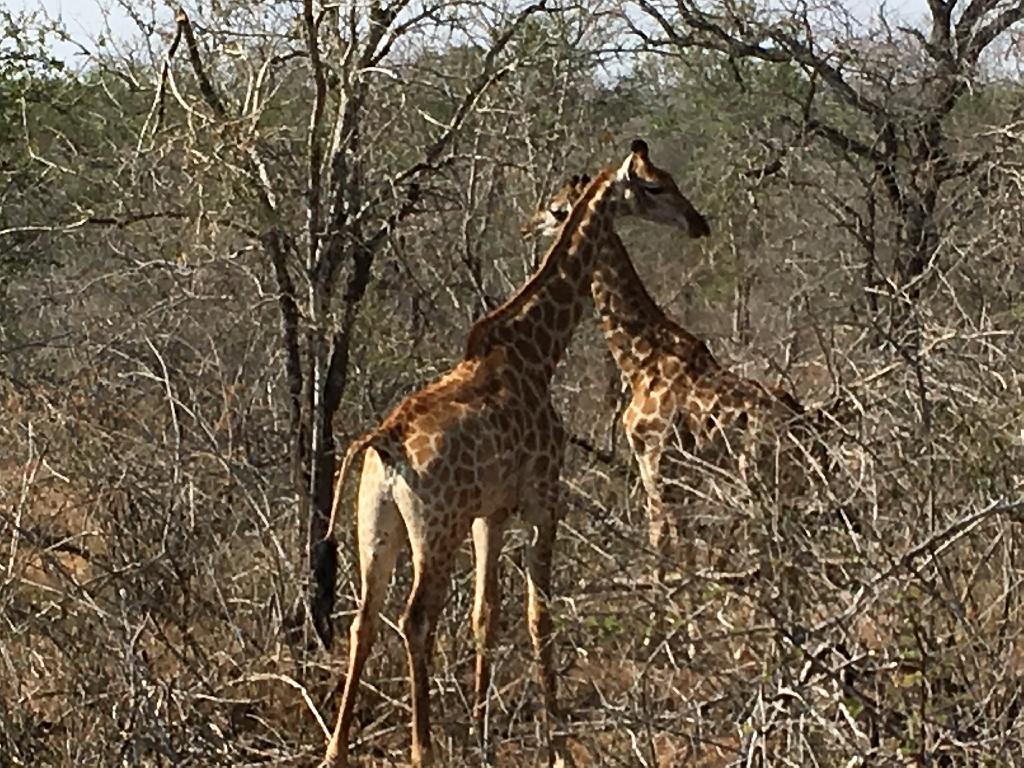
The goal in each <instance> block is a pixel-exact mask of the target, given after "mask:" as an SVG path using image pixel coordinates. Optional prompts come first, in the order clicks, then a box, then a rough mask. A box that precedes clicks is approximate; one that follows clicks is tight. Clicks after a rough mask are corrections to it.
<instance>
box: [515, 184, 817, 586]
mask: <svg viewBox="0 0 1024 768" xmlns="http://www.w3.org/2000/svg"><path fill="white" fill-rule="evenodd" d="M589 182H590V178H589V176H587V175H586V174H583V175H579V176H573V177H571V178H569V179H568V180H567V181H566V182H565V183H564V184H563V185H562V186H561V187H560V188H559V189H558V191H557V192H556V193H555V194H554V195H553V196H552V197H551V198H550V200H549V201H548V202H547V204H545V205H542V206H541V207H540V208H538V210H537V211H536V213H535V214H534V215H533V216H532V218H530V219H529V220H528V221H527V222H526V223H525V224H524V225H523V234H524V236H526V237H531V236H533V235H535V234H543V235H551V234H553V233H554V232H557V231H558V229H559V228H560V227H561V224H562V222H564V221H565V220H566V219H567V218H568V216H569V212H570V211H571V210H572V207H573V205H574V203H575V202H576V200H578V199H579V197H580V196H581V194H582V192H583V190H584V189H585V188H586V186H587V185H588V184H589ZM696 234H697V235H698V236H700V235H706V234H708V229H707V226H706V225H705V226H704V228H703V229H702V230H698V231H697V233H696ZM604 247H605V250H604V251H603V252H602V253H601V254H599V256H598V263H597V265H596V268H595V269H594V273H593V282H592V285H591V288H592V291H593V297H594V304H595V306H596V308H597V311H598V314H599V316H600V319H601V328H602V331H603V334H604V337H605V341H606V342H607V344H608V349H609V351H610V353H611V355H612V357H613V358H614V360H615V363H616V365H617V366H618V368H619V370H620V372H621V375H622V378H623V381H624V383H625V384H627V385H628V386H629V388H630V390H631V399H630V401H629V404H628V405H627V407H626V408H625V410H624V411H623V413H622V425H623V427H624V428H625V433H626V438H627V441H628V443H629V446H630V449H631V451H632V453H633V456H634V458H635V460H636V462H637V466H638V468H639V471H640V480H641V483H642V485H643V488H644V492H645V495H646V497H647V512H648V525H649V538H650V543H651V546H652V547H653V548H654V549H655V551H656V552H657V553H658V554H659V555H660V557H659V576H661V575H663V568H664V565H665V563H666V562H667V555H668V554H669V553H670V552H671V551H672V550H673V549H674V548H675V546H676V544H677V538H678V525H677V519H676V517H677V516H676V515H675V514H674V513H673V510H671V509H670V508H669V507H670V505H669V504H668V503H667V500H666V498H665V493H666V487H665V483H664V480H665V478H664V476H663V471H662V460H663V458H664V457H665V456H666V454H667V452H668V451H669V449H670V447H671V446H672V445H674V441H675V440H676V438H677V437H678V438H680V439H681V445H682V447H683V448H684V449H685V450H686V451H688V452H690V453H694V454H696V455H697V456H698V457H699V458H700V459H702V460H703V461H706V462H709V463H711V464H714V465H719V466H720V465H722V464H723V463H725V461H726V459H727V457H729V456H731V457H733V458H734V460H735V466H736V468H737V469H738V470H739V472H740V474H741V476H743V477H746V470H747V467H748V465H749V464H750V462H751V460H752V459H753V458H754V455H755V454H756V453H757V450H756V449H757V448H758V447H759V444H763V442H764V440H765V438H766V437H769V436H772V435H774V436H778V435H780V434H781V433H782V432H783V431H784V430H786V429H790V428H793V429H796V430H797V431H800V427H801V422H803V421H804V419H803V417H804V413H805V412H804V409H803V407H802V406H801V404H800V403H799V402H798V401H797V399H796V398H795V397H793V395H791V394H790V393H789V392H787V391H785V390H784V389H781V388H770V387H767V386H765V385H763V384H761V383H760V382H757V381H754V380H752V379H746V378H743V377H741V376H738V375H737V374H736V373H734V372H733V371H730V370H729V369H728V368H726V367H725V366H723V365H722V364H721V363H720V362H719V361H718V360H717V359H716V358H715V356H714V355H713V354H712V353H711V350H710V349H708V346H707V344H705V343H704V341H702V340H701V339H699V338H698V337H696V336H694V335H693V334H692V333H690V332H689V331H687V330H686V329H685V328H682V327H681V326H680V325H679V324H677V323H676V322H675V321H674V320H673V319H672V318H671V317H669V316H668V315H666V314H665V312H664V311H663V310H662V309H661V308H660V307H659V306H658V304H657V303H656V302H655V301H654V299H652V298H651V295H650V294H649V293H648V292H647V289H646V288H645V287H644V284H643V282H642V281H641V279H640V277H639V275H638V274H637V273H636V270H635V268H634V266H633V263H632V261H631V260H630V258H629V254H628V253H627V252H626V249H625V246H624V245H623V243H622V240H621V239H620V238H619V236H618V235H617V234H616V233H615V232H614V231H612V232H609V233H608V235H607V236H606V237H605V239H604ZM761 454H762V456H763V455H764V454H765V452H763V451H762V452H761ZM765 458H770V457H767V456H765Z"/></svg>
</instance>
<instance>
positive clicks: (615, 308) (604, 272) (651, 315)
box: [591, 230, 717, 381]
mask: <svg viewBox="0 0 1024 768" xmlns="http://www.w3.org/2000/svg"><path fill="white" fill-rule="evenodd" d="M591 290H592V291H593V296H594V305H595V306H596V308H597V312H598V315H599V316H600V318H601V329H602V331H603V332H604V337H605V341H606V342H607V343H608V349H609V351H610V352H611V354H612V357H613V358H614V359H615V363H616V364H617V365H618V366H619V370H620V371H622V374H623V376H624V377H625V378H626V379H627V380H629V381H633V380H634V379H635V378H636V377H637V376H638V375H640V374H643V373H647V374H654V373H657V369H658V366H659V364H662V363H663V358H664V357H665V356H666V355H671V356H672V357H674V358H676V359H678V361H679V364H680V366H681V369H680V370H679V373H680V374H682V375H689V376H690V377H691V378H697V377H699V376H701V375H703V374H704V373H706V372H707V370H708V369H709V368H712V367H717V363H716V362H715V359H714V357H713V356H712V354H711V352H710V350H709V349H708V348H707V345H706V344H705V343H704V342H703V341H702V340H701V339H699V338H697V337H696V336H694V335H693V334H692V333H690V332H689V331H687V330H686V329H684V328H682V327H681V326H679V325H678V324H676V323H675V322H674V321H673V320H672V319H671V318H669V317H668V316H667V315H666V314H665V313H664V312H663V311H662V310H661V308H660V307H659V306H658V304H657V303H656V302H655V301H654V299H653V298H651V295H650V294H649V293H648V292H647V289H646V287H645V286H644V284H643V281H642V280H641V279H640V276H639V275H638V274H637V272H636V268H635V267H634V266H633V261H632V260H631V259H630V258H629V253H628V252H627V251H626V247H625V245H623V243H622V240H621V239H620V238H619V236H618V234H616V233H615V232H614V230H612V231H610V232H609V233H608V235H607V236H606V237H605V238H604V241H603V248H602V252H601V254H600V255H599V258H598V263H597V265H596V266H595V269H594V277H593V282H592V283H591ZM662 373H664V372H662Z"/></svg>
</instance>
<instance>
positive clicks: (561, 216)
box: [551, 208, 569, 221]
mask: <svg viewBox="0 0 1024 768" xmlns="http://www.w3.org/2000/svg"><path fill="white" fill-rule="evenodd" d="M551 215H552V216H554V217H555V221H565V220H566V218H567V217H568V216H569V212H568V211H565V210H562V209H554V208H553V209H551Z"/></svg>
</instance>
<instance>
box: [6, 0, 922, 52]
mask: <svg viewBox="0 0 1024 768" xmlns="http://www.w3.org/2000/svg"><path fill="white" fill-rule="evenodd" d="M128 1H129V2H130V0H128ZM783 3H786V4H788V3H787V0H780V4H783ZM6 5H7V7H8V8H10V9H12V10H13V11H15V12H18V11H22V10H40V9H41V10H43V11H44V12H45V13H46V14H48V15H49V16H51V17H54V18H58V17H59V18H61V19H62V20H63V22H64V26H65V27H66V29H67V31H68V33H69V34H70V35H71V37H72V38H73V39H74V40H76V41H77V42H79V43H81V44H82V45H84V46H85V47H86V48H88V49H90V50H92V49H93V48H94V41H95V40H96V39H97V37H99V36H100V35H101V34H104V35H106V34H108V33H109V35H110V36H111V37H113V38H114V39H115V40H116V39H118V38H121V39H123V38H125V37H136V36H137V35H138V34H139V32H138V28H137V27H136V25H135V24H134V23H133V22H132V21H131V19H129V18H128V16H127V15H126V14H125V12H124V9H123V8H122V7H121V6H119V5H117V4H116V3H114V2H111V0H6ZM147 5H149V4H148V3H137V4H136V7H137V8H139V10H140V12H141V15H142V16H143V17H145V18H147V19H148V18H151V17H152V10H151V9H149V8H146V6H147ZM846 5H847V7H848V8H849V9H850V10H851V12H853V14H854V15H855V16H856V17H858V18H859V19H861V20H862V21H865V20H867V19H868V18H869V17H870V16H871V15H873V13H874V12H876V11H877V10H878V8H879V6H880V5H883V3H881V2H880V1H879V0H851V1H849V2H847V3H846ZM884 6H885V9H886V11H887V15H888V16H889V17H890V18H891V19H896V18H898V19H900V20H901V21H903V22H904V23H907V22H909V23H917V22H920V20H921V19H922V18H923V17H924V16H925V14H926V13H927V7H928V6H927V0H887V1H886V2H884ZM156 18H157V20H158V21H161V22H163V24H164V25H166V26H167V27H169V26H170V24H171V22H172V13H171V11H170V10H169V9H168V8H167V7H166V5H164V4H163V3H160V4H159V7H158V8H157V12H156ZM54 53H55V54H56V55H58V56H60V57H61V58H70V60H71V62H74V61H75V60H76V59H80V58H81V56H80V51H79V49H78V48H77V47H75V46H73V45H69V44H66V43H58V44H56V45H55V46H54Z"/></svg>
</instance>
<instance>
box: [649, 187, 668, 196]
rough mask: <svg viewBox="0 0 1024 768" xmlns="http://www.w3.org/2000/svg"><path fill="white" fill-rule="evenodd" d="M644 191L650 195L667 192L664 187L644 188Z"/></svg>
mask: <svg viewBox="0 0 1024 768" xmlns="http://www.w3.org/2000/svg"><path fill="white" fill-rule="evenodd" d="M644 191H645V192H646V193H647V194H649V195H660V194H661V193H662V192H664V191H665V188H664V187H644Z"/></svg>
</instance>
